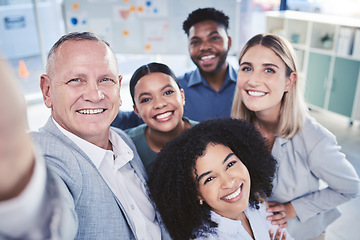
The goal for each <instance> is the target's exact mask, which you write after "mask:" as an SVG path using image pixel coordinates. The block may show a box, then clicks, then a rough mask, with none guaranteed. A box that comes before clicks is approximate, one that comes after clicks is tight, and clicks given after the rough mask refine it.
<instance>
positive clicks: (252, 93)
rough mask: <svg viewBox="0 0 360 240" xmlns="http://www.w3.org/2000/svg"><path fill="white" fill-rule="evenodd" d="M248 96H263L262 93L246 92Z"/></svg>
mask: <svg viewBox="0 0 360 240" xmlns="http://www.w3.org/2000/svg"><path fill="white" fill-rule="evenodd" d="M248 94H249V95H250V96H254V97H261V96H264V95H265V93H264V92H257V91H248Z"/></svg>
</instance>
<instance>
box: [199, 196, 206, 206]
mask: <svg viewBox="0 0 360 240" xmlns="http://www.w3.org/2000/svg"><path fill="white" fill-rule="evenodd" d="M197 198H198V199H199V204H200V205H203V204H204V202H205V200H204V199H203V198H202V197H201V196H197Z"/></svg>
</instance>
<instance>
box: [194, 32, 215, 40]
mask: <svg viewBox="0 0 360 240" xmlns="http://www.w3.org/2000/svg"><path fill="white" fill-rule="evenodd" d="M214 34H219V35H220V33H219V32H218V31H212V32H210V33H209V34H208V35H207V36H211V35H214ZM193 39H201V38H200V37H198V36H196V35H195V36H193V37H192V38H191V39H190V40H193Z"/></svg>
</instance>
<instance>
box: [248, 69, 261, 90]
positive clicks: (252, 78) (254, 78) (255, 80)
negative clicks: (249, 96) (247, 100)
mask: <svg viewBox="0 0 360 240" xmlns="http://www.w3.org/2000/svg"><path fill="white" fill-rule="evenodd" d="M260 77H261V76H260V74H257V73H256V72H252V74H250V75H249V79H248V84H249V85H250V86H251V87H256V86H258V85H259V84H260V81H261V79H260Z"/></svg>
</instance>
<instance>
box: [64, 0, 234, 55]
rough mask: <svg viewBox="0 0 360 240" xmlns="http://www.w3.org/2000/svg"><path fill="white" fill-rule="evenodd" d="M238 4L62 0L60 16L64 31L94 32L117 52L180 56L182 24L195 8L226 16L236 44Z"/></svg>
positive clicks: (182, 50)
mask: <svg viewBox="0 0 360 240" xmlns="http://www.w3.org/2000/svg"><path fill="white" fill-rule="evenodd" d="M238 4H239V3H238V1H237V0H221V1H219V0H181V1H179V0H151V1H147V0H64V13H65V23H66V30H67V31H68V32H72V31H92V32H95V33H97V34H99V35H101V36H102V37H103V38H104V39H106V40H107V41H108V42H109V43H110V44H111V46H112V48H113V50H114V51H115V52H117V53H130V54H144V53H145V54H146V53H149V54H184V53H187V42H186V41H187V40H186V35H185V33H184V31H183V30H182V23H183V21H184V20H185V19H186V17H187V16H188V14H189V13H190V12H191V11H193V10H195V9H197V8H199V7H208V6H211V7H215V8H217V9H219V10H222V11H223V12H224V13H225V14H227V15H228V16H229V17H230V28H229V35H230V36H231V37H232V38H233V41H235V42H238V41H237V36H238V33H237V30H238V26H237V24H236V22H237V21H236V19H237V17H238V16H237V14H236V12H237V11H238V10H237V9H238ZM231 51H232V52H234V53H235V52H237V51H238V49H236V47H233V48H232V49H231ZM232 52H231V53H232Z"/></svg>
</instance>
